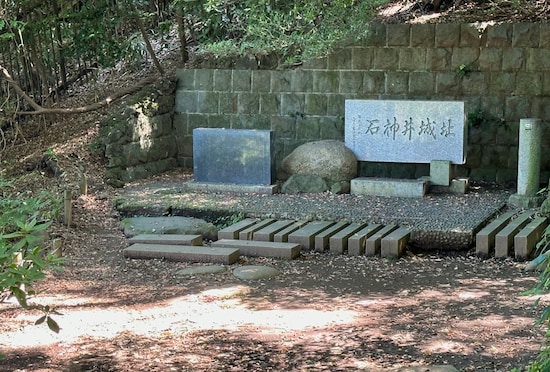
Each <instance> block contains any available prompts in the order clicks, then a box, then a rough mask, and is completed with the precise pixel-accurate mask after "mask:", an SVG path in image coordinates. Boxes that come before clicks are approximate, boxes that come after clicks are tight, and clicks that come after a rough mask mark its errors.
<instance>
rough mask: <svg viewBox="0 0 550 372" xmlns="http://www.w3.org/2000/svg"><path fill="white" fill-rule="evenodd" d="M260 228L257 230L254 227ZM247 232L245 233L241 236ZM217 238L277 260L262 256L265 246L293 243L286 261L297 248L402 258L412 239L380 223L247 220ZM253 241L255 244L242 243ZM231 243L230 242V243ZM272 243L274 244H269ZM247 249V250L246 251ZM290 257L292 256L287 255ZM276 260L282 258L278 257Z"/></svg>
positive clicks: (247, 252) (255, 253)
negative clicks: (263, 243) (264, 244)
mask: <svg viewBox="0 0 550 372" xmlns="http://www.w3.org/2000/svg"><path fill="white" fill-rule="evenodd" d="M255 226H257V227H258V228H255ZM242 231H245V232H246V233H244V234H243V233H241V232H242ZM218 236H219V237H220V239H222V240H223V243H217V242H215V243H213V246H218V244H221V246H231V247H237V246H238V247H239V248H240V249H241V251H243V249H244V251H245V252H246V253H243V254H247V255H259V256H267V257H275V256H274V255H270V254H269V253H267V252H266V253H261V249H263V248H261V247H263V246H262V244H260V242H265V243H266V244H267V246H266V249H267V248H268V247H269V249H272V250H275V249H280V248H278V247H277V248H276V247H275V246H273V244H275V243H287V244H290V245H289V246H288V247H285V249H290V250H291V252H292V253H288V254H287V255H286V256H284V257H286V258H294V257H295V256H294V254H295V253H294V249H296V248H289V247H291V246H292V247H295V246H297V247H299V249H300V250H315V251H317V252H324V251H327V250H328V251H330V252H331V253H333V254H346V253H347V254H349V255H352V256H358V255H367V256H376V255H381V256H383V257H400V256H402V255H403V253H404V251H405V248H406V245H407V243H408V241H409V239H410V236H411V232H410V231H409V230H408V229H407V228H404V227H398V226H396V225H387V226H383V225H380V224H366V223H347V222H330V221H311V222H306V221H290V220H285V221H275V220H272V219H268V220H255V219H246V220H243V221H241V222H239V223H237V224H235V225H232V226H229V227H227V228H225V229H222V230H221V231H220V232H219V233H218ZM237 239H240V240H251V241H253V242H239V241H237ZM230 241H232V242H231V243H228V242H230ZM269 243H271V244H269ZM243 247H246V248H243ZM288 255H290V257H289V256H288ZM276 257H283V255H278V256H276Z"/></svg>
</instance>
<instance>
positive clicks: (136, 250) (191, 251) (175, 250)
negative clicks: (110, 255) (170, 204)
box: [123, 243, 240, 265]
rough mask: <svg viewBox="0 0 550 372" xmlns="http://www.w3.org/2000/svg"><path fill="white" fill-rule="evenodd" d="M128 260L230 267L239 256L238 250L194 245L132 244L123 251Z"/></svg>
mask: <svg viewBox="0 0 550 372" xmlns="http://www.w3.org/2000/svg"><path fill="white" fill-rule="evenodd" d="M123 253H124V257H128V258H140V259H143V258H156V259H162V260H169V261H179V262H183V261H187V262H209V263H218V264H225V265H231V264H232V263H235V262H237V260H238V259H239V256H240V252H239V250H238V249H233V248H220V247H212V248H211V247H204V246H196V245H162V244H144V243H137V244H132V245H131V246H129V247H128V248H125V249H124V250H123Z"/></svg>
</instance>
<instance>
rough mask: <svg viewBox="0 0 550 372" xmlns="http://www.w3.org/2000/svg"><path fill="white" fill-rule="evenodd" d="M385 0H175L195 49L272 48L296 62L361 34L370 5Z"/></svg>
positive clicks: (232, 52) (248, 50)
mask: <svg viewBox="0 0 550 372" xmlns="http://www.w3.org/2000/svg"><path fill="white" fill-rule="evenodd" d="M387 2H388V0H376V1H352V0H333V1H326V0H314V1H306V0H298V1H274V0H246V1H237V0H208V1H198V0H178V1H176V2H175V6H176V7H180V8H182V9H183V14H186V15H187V18H188V21H187V23H188V24H195V25H199V27H197V28H196V29H195V30H193V31H194V35H195V36H196V40H197V41H198V43H199V49H200V50H202V51H204V52H208V53H213V54H214V55H216V56H220V55H244V54H247V53H253V54H268V53H276V54H278V55H281V56H282V57H283V58H286V59H287V63H297V62H300V61H301V60H302V59H305V58H311V57H317V56H320V55H324V54H326V53H328V52H329V51H330V50H331V49H332V48H333V47H334V45H336V43H341V42H342V41H343V42H349V41H353V40H358V39H361V38H363V37H364V36H365V35H366V34H367V33H368V20H369V18H370V16H371V15H372V14H373V11H374V9H376V8H377V7H378V6H380V5H383V4H385V3H387Z"/></svg>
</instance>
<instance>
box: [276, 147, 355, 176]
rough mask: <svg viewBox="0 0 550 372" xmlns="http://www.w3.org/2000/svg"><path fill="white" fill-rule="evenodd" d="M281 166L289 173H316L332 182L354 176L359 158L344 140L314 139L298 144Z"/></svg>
mask: <svg viewBox="0 0 550 372" xmlns="http://www.w3.org/2000/svg"><path fill="white" fill-rule="evenodd" d="M281 168H282V170H283V171H284V172H285V173H287V174H288V175H294V174H308V175H316V176H319V177H322V178H323V179H325V180H326V181H327V182H328V183H329V184H332V183H335V182H341V181H349V180H351V179H352V178H354V177H355V176H356V175H357V159H356V158H355V155H353V152H351V151H350V150H349V149H348V148H347V147H346V146H345V144H344V143H343V142H342V141H337V140H324V141H314V142H308V143H304V144H303V145H301V146H298V147H297V148H296V149H295V150H294V151H292V153H290V154H289V155H288V156H287V157H285V158H284V159H283V162H282V164H281Z"/></svg>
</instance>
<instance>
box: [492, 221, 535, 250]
mask: <svg viewBox="0 0 550 372" xmlns="http://www.w3.org/2000/svg"><path fill="white" fill-rule="evenodd" d="M534 213H535V212H534V211H526V212H523V213H521V214H520V215H519V216H517V217H516V218H514V219H513V220H511V221H510V222H509V223H508V225H507V226H505V227H504V228H503V229H502V230H500V231H499V232H498V233H497V234H496V235H495V257H498V258H503V257H508V256H509V255H510V249H511V248H512V246H513V244H514V236H515V235H516V234H517V233H518V232H519V231H520V230H521V229H523V227H524V226H525V225H527V224H528V223H529V221H530V219H531V216H532V215H533V214H534Z"/></svg>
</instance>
